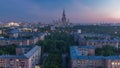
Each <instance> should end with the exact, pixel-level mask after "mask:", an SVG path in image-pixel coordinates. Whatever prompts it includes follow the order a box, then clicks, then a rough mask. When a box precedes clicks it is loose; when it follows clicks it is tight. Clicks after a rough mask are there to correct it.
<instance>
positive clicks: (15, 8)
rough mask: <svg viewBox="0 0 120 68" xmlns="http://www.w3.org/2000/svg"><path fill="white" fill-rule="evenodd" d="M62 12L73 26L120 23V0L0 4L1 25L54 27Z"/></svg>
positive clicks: (26, 0)
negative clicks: (33, 23)
mask: <svg viewBox="0 0 120 68" xmlns="http://www.w3.org/2000/svg"><path fill="white" fill-rule="evenodd" d="M63 9H65V11H66V17H67V18H69V20H70V22H72V23H100V22H107V23H109V22H110V23H111V22H113V23H116V22H117V23H118V22H120V0H0V21H2V22H3V21H17V22H46V23H51V22H52V21H53V20H58V19H60V18H61V17H62V11H63Z"/></svg>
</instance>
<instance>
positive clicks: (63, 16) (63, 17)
mask: <svg viewBox="0 0 120 68" xmlns="http://www.w3.org/2000/svg"><path fill="white" fill-rule="evenodd" d="M62 23H66V15H65V10H63V14H62Z"/></svg>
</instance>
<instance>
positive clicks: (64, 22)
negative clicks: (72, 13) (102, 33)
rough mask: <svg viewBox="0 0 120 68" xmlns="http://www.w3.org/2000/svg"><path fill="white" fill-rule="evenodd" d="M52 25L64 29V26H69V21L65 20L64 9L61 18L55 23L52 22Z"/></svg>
mask: <svg viewBox="0 0 120 68" xmlns="http://www.w3.org/2000/svg"><path fill="white" fill-rule="evenodd" d="M54 23H55V24H56V26H58V27H66V26H68V25H69V24H70V23H69V19H67V18H66V14H65V9H64V10H63V13H62V18H61V19H59V20H57V21H54Z"/></svg>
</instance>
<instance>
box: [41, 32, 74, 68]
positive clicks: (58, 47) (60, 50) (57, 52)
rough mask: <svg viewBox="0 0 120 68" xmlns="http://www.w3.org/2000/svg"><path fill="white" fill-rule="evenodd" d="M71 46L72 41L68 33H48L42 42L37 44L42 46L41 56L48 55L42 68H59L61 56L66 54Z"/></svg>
mask: <svg viewBox="0 0 120 68" xmlns="http://www.w3.org/2000/svg"><path fill="white" fill-rule="evenodd" d="M73 44H74V41H73V38H72V36H71V35H70V33H69V32H65V31H60V30H56V31H53V32H50V35H48V36H46V37H45V40H44V41H41V42H39V45H40V46H42V54H44V53H48V54H49V56H48V57H47V59H46V61H45V63H44V64H43V65H42V68H61V67H62V54H68V53H69V47H70V46H71V45H73Z"/></svg>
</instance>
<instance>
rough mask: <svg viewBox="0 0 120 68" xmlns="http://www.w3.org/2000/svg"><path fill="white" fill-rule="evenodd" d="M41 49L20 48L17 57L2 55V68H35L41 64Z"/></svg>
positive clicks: (34, 47) (0, 61)
mask: <svg viewBox="0 0 120 68" xmlns="http://www.w3.org/2000/svg"><path fill="white" fill-rule="evenodd" d="M40 56H41V47H39V46H19V47H18V48H17V49H16V55H1V56H0V67H1V68H35V66H36V65H38V64H39V62H40Z"/></svg>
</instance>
